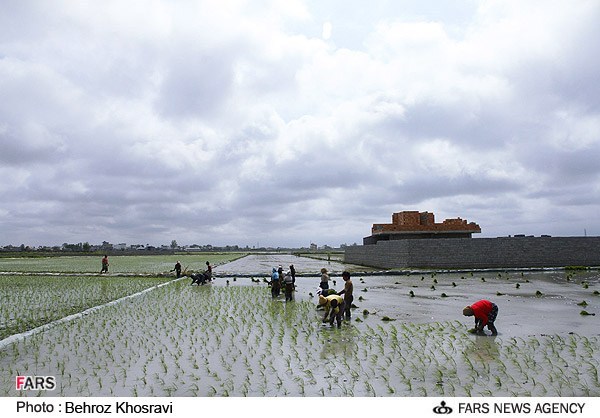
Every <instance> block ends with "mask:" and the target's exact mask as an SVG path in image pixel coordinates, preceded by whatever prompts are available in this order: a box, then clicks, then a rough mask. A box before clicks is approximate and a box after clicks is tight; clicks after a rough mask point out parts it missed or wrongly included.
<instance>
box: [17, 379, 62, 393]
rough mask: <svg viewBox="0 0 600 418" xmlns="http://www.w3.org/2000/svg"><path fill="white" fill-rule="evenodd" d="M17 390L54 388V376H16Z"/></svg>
mask: <svg viewBox="0 0 600 418" xmlns="http://www.w3.org/2000/svg"><path fill="white" fill-rule="evenodd" d="M16 389H17V390H54V389H56V378H55V377H54V376H17V378H16Z"/></svg>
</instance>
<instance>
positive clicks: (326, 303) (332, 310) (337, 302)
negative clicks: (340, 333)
mask: <svg viewBox="0 0 600 418" xmlns="http://www.w3.org/2000/svg"><path fill="white" fill-rule="evenodd" d="M319 306H323V307H324V308H325V315H324V316H323V322H327V317H328V316H329V325H331V326H333V322H334V321H337V326H338V328H341V327H342V314H343V313H344V298H342V297H341V296H339V295H330V296H327V297H324V296H322V295H319Z"/></svg>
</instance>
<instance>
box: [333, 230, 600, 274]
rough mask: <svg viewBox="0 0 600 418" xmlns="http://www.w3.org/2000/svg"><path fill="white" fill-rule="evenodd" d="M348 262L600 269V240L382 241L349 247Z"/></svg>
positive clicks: (383, 265) (389, 265)
mask: <svg viewBox="0 0 600 418" xmlns="http://www.w3.org/2000/svg"><path fill="white" fill-rule="evenodd" d="M344 261H345V262H347V263H351V264H360V265H364V266H371V267H377V268H383V269H389V268H498V267H499V268H504V267H506V268H518V267H564V266H600V237H499V238H445V239H435V238H429V239H410V240H392V241H378V242H377V244H375V245H361V246H352V247H346V250H345V256H344Z"/></svg>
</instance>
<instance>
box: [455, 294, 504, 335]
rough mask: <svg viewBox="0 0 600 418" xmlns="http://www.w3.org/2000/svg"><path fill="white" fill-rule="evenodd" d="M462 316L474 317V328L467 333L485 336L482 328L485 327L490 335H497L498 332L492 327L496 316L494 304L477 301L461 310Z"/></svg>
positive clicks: (483, 300) (496, 309)
mask: <svg viewBox="0 0 600 418" xmlns="http://www.w3.org/2000/svg"><path fill="white" fill-rule="evenodd" d="M463 315H464V316H474V317H475V328H473V329H472V330H469V332H474V333H476V334H478V335H485V332H483V327H485V326H486V325H487V327H488V329H489V330H490V331H492V335H498V330H496V327H495V326H494V321H495V320H496V317H497V316H498V306H497V305H496V304H495V303H492V302H490V301H489V300H485V299H482V300H479V301H477V302H475V303H474V304H472V305H470V306H467V307H466V308H465V309H463Z"/></svg>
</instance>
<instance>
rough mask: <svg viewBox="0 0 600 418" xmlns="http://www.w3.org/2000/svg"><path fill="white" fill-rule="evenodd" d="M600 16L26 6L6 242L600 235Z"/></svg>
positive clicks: (3, 34) (5, 178)
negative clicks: (435, 232)
mask: <svg viewBox="0 0 600 418" xmlns="http://www.w3.org/2000/svg"><path fill="white" fill-rule="evenodd" d="M342 3H343V4H342ZM599 14H600V5H599V4H598V3H597V2H595V1H582V2H580V3H578V6H577V7H573V6H572V5H570V4H568V3H565V2H560V1H558V2H552V3H551V4H549V3H548V2H529V3H527V4H523V3H522V2H516V1H515V2H512V1H509V2H506V1H484V2H471V1H468V0H465V1H464V2H460V3H457V4H455V6H454V7H452V8H449V7H441V6H439V4H434V3H429V2H408V3H406V4H405V5H404V6H403V7H399V6H398V5H397V4H395V3H393V2H392V3H389V2H383V1H381V2H378V1H376V2H374V3H372V4H370V5H369V8H368V10H366V9H365V8H364V6H361V7H358V5H357V4H347V2H339V3H329V4H322V3H321V2H312V1H307V2H303V1H293V2H274V1H262V2H247V1H242V0H237V1H233V0H232V1H224V2H215V1H199V2H167V1H159V0H156V1H152V2H147V1H143V2H142V1H140V2H127V3H123V2H118V1H114V2H103V3H102V5H98V4H95V3H89V2H78V3H73V2H53V4H52V5H51V6H50V5H48V4H46V3H39V2H10V3H9V4H8V5H7V7H6V8H5V9H4V12H3V14H2V16H0V94H1V95H2V97H3V98H6V99H5V100H3V101H2V102H1V103H0V147H1V149H2V153H1V154H0V164H1V165H0V174H1V175H2V180H1V181H0V216H1V217H2V218H1V220H0V226H1V228H2V231H3V240H4V241H3V242H0V245H5V244H9V243H11V244H20V243H21V242H24V243H26V244H33V245H37V244H45V243H48V244H55V243H59V244H60V243H62V242H65V241H89V242H101V241H102V240H109V241H113V242H122V241H128V242H131V243H134V242H140V243H149V242H150V243H155V244H160V243H168V242H170V240H171V239H177V241H178V242H179V243H190V244H191V243H211V244H215V245H219V244H242V245H245V244H248V245H255V243H256V242H260V243H261V245H275V246H279V245H308V244H309V243H310V241H315V242H317V243H319V244H324V243H328V244H331V245H337V244H340V243H343V242H346V243H352V242H361V239H362V237H363V236H364V235H367V234H368V233H369V231H370V226H371V224H372V223H375V222H386V221H387V220H388V219H389V217H390V216H391V213H392V212H395V211H400V210H429V211H434V212H436V215H437V217H438V219H443V218H445V217H456V216H460V217H463V218H467V219H468V220H470V221H471V220H472V221H475V222H478V223H479V224H480V225H481V226H482V229H483V232H484V235H486V234H489V235H490V236H496V235H508V234H514V233H549V234H554V235H558V234H579V233H580V232H581V231H580V230H582V227H581V224H583V223H585V224H586V229H587V232H588V234H589V235H592V234H596V235H598V234H600V225H599V224H597V223H596V222H593V221H591V219H595V215H594V214H595V212H594V206H596V207H597V203H598V201H597V198H595V196H598V193H597V192H598V189H599V188H600V182H599V181H600V175H599V170H598V169H597V168H596V167H597V164H596V160H597V157H598V155H599V154H600V115H599V113H598V110H597V109H598V104H599V102H598V100H599V99H598V97H600V91H599V90H598V89H599V87H598V83H597V82H596V81H597V80H596V78H597V74H598V70H599V69H600V60H599V59H598V57H599V56H600V54H598V52H599V51H598V46H599V44H598V42H597V39H600V38H599V35H600V29H598V25H596V22H597V17H598V15H599ZM323 22H326V23H325V24H323ZM334 28H335V33H334V30H333V29H334ZM73 208H77V211H76V213H75V214H73V216H65V214H66V213H73ZM561 213H565V214H568V216H564V217H561V216H560V214H561ZM26 226H28V227H26ZM515 228H518V229H519V230H518V231H517V230H515Z"/></svg>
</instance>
